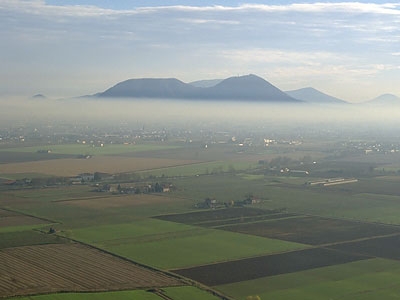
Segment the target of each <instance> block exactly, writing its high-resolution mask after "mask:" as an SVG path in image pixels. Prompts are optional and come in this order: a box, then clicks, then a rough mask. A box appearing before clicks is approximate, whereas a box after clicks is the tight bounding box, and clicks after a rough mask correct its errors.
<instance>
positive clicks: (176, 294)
mask: <svg viewBox="0 0 400 300" xmlns="http://www.w3.org/2000/svg"><path fill="white" fill-rule="evenodd" d="M156 292H157V293H160V294H162V295H166V296H167V297H169V298H170V299H172V300H187V299H193V300H218V299H220V298H219V297H216V296H213V295H212V294H210V293H208V292H206V291H204V290H200V289H198V288H195V287H193V286H181V287H167V288H163V289H158V290H157V291H156ZM16 299H21V300H28V299H29V300H50V299H51V300H53V299H54V300H76V299H82V300H83V299H88V300H97V299H98V300H113V299H116V300H131V299H134V300H162V299H165V298H163V297H161V296H159V295H157V294H156V293H155V292H152V291H144V290H135V291H118V292H103V293H60V294H50V295H40V296H30V297H21V298H16Z"/></svg>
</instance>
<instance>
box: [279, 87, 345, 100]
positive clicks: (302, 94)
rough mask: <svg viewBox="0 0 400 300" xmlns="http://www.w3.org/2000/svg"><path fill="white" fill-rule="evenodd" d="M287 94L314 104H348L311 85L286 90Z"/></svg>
mask: <svg viewBox="0 0 400 300" xmlns="http://www.w3.org/2000/svg"><path fill="white" fill-rule="evenodd" d="M285 93H286V94H288V95H289V96H291V97H293V98H296V99H299V100H302V101H304V102H308V103H315V104H348V102H346V101H344V100H341V99H339V98H335V97H332V96H329V95H327V94H324V93H322V92H320V91H318V90H316V89H314V88H312V87H306V88H302V89H298V90H292V91H286V92H285Z"/></svg>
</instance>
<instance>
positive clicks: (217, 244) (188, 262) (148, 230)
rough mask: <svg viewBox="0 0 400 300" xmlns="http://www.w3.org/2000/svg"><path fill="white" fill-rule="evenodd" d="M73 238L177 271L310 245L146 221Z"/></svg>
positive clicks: (87, 231)
mask: <svg viewBox="0 0 400 300" xmlns="http://www.w3.org/2000/svg"><path fill="white" fill-rule="evenodd" d="M69 236H71V237H73V238H74V239H77V240H79V241H83V242H87V243H91V244H94V245H96V246H98V247H101V248H103V249H106V250H108V251H111V252H113V253H116V254H118V255H121V256H124V257H127V258H130V259H133V260H135V261H139V262H141V263H143V264H148V265H151V266H155V267H157V268H161V269H175V268H182V267H188V266H194V265H201V264H206V263H213V262H219V261H227V260H230V259H238V258H243V257H251V256H257V255H263V254H267V253H275V252H280V251H287V250H293V249H299V248H304V247H306V246H304V245H302V244H297V243H291V242H285V241H279V240H274V239H267V238H260V237H256V236H250V235H245V234H239V233H233V232H227V231H221V230H215V229H205V228H199V227H195V226H189V225H182V224H178V223H172V222H166V221H159V220H146V221H140V222H134V223H131V224H121V225H112V226H108V227H107V226H100V227H91V228H86V229H84V228H83V229H78V230H73V231H72V233H69Z"/></svg>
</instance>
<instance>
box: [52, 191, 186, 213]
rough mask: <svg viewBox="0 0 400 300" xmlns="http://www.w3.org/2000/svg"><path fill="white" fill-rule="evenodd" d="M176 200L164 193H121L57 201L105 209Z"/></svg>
mask: <svg viewBox="0 0 400 300" xmlns="http://www.w3.org/2000/svg"><path fill="white" fill-rule="evenodd" d="M177 201H184V200H177V199H176V198H171V197H168V196H165V195H152V194H148V195H146V194H138V195H122V196H119V195H118V196H106V197H102V198H92V199H79V200H67V201H60V202H59V203H60V204H61V203H62V204H65V205H73V206H78V207H82V208H83V207H84V208H93V209H105V208H112V207H130V206H140V205H146V204H162V203H172V202H177Z"/></svg>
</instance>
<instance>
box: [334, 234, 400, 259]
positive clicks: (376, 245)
mask: <svg viewBox="0 0 400 300" xmlns="http://www.w3.org/2000/svg"><path fill="white" fill-rule="evenodd" d="M329 248H333V249H337V250H339V251H346V252H352V253H361V254H364V255H370V256H376V257H382V258H389V259H396V260H400V252H399V249H400V234H399V235H393V236H389V237H382V238H376V239H366V240H363V241H357V242H350V243H344V244H338V245H334V246H332V247H329Z"/></svg>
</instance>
